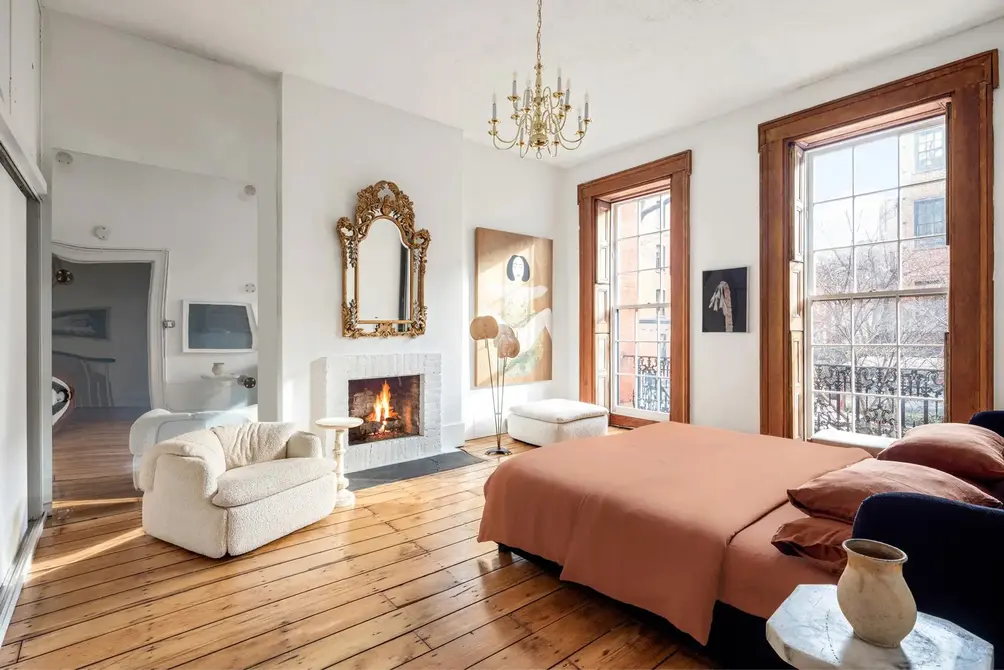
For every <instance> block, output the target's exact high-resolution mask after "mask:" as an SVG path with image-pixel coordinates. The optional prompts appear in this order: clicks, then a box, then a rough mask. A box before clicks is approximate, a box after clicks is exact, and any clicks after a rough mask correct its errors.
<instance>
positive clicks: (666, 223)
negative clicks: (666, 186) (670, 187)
mask: <svg viewBox="0 0 1004 670" xmlns="http://www.w3.org/2000/svg"><path fill="white" fill-rule="evenodd" d="M670 197H671V196H670V194H669V193H663V194H662V229H663V230H669V227H670V221H671V220H672V214H671V212H672V211H673V209H672V207H670Z"/></svg>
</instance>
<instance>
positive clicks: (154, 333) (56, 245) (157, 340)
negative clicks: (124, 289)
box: [49, 241, 170, 407]
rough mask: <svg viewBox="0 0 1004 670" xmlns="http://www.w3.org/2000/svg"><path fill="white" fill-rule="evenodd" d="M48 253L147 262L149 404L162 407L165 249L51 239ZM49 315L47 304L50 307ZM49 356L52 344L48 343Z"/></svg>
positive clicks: (70, 258) (68, 258)
mask: <svg viewBox="0 0 1004 670" xmlns="http://www.w3.org/2000/svg"><path fill="white" fill-rule="evenodd" d="M52 254H53V255H54V256H58V257H59V258H61V259H63V260H65V261H70V262H72V263H149V264H150V292H149V299H148V304H147V342H148V346H149V352H148V356H147V362H148V369H149V385H150V406H151V407H166V406H167V405H166V404H165V398H166V395H167V389H166V380H165V376H164V375H165V369H166V367H167V356H166V347H165V345H164V339H165V338H164V314H165V312H166V309H167V268H168V261H169V258H170V254H169V253H168V251H167V249H107V248H94V247H82V246H77V245H73V244H65V243H62V242H55V241H54V242H53V243H52ZM50 317H51V308H50ZM49 353H50V356H51V353H52V347H51V345H50V347H49Z"/></svg>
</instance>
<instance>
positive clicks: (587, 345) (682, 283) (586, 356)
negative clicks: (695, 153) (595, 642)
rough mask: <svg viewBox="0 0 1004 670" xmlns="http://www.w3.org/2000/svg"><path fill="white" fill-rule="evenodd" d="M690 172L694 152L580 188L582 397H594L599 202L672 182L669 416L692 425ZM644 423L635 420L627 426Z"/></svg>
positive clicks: (631, 195) (580, 389)
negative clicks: (597, 219) (595, 287)
mask: <svg viewBox="0 0 1004 670" xmlns="http://www.w3.org/2000/svg"><path fill="white" fill-rule="evenodd" d="M690 171H691V152H690V150H687V151H683V152H680V153H678V154H673V155H672V156H668V157H666V158H662V159H659V160H656V161H652V162H650V163H645V164H643V165H639V166H637V167H634V168H630V169H628V170H623V171H621V172H617V173H615V174H611V175H608V176H606V177H601V178H599V179H594V180H593V181H589V182H586V183H584V184H579V399H580V400H582V401H584V402H595V399H596V389H595V388H594V385H595V379H596V369H595V362H596V352H595V343H596V340H595V337H594V335H593V328H594V325H595V324H594V318H595V314H594V297H593V287H594V283H595V281H594V280H595V276H596V209H597V202H598V201H605V202H615V201H617V200H624V199H626V198H634V197H638V196H640V195H644V194H648V193H653V192H657V191H659V190H664V189H665V187H666V184H667V183H668V184H669V188H670V221H671V224H670V232H669V236H670V241H669V246H670V252H669V255H670V260H669V281H670V288H669V293H670V307H669V310H670V324H671V326H670V327H671V333H670V363H669V365H670V372H669V375H670V408H669V418H670V420H671V421H679V422H684V423H686V422H689V421H690ZM611 341H612V340H611ZM624 418H625V419H627V418H628V417H624ZM643 421H645V420H638V419H633V418H632V419H630V422H628V423H632V424H634V423H638V422H643ZM638 425H642V424H640V423H638Z"/></svg>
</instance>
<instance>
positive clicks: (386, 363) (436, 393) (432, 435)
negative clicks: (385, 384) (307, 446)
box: [310, 354, 443, 472]
mask: <svg viewBox="0 0 1004 670" xmlns="http://www.w3.org/2000/svg"><path fill="white" fill-rule="evenodd" d="M442 369H443V366H442V360H441V357H440V355H439V354H363V355H358V356H327V357H325V358H319V359H317V360H315V361H314V362H313V363H312V364H311V366H310V386H311V398H310V400H311V403H310V405H311V421H312V422H313V421H316V420H318V419H321V418H324V417H328V416H346V417H347V416H349V380H352V379H374V378H377V377H397V376H404V375H421V377H422V385H421V394H422V399H421V425H422V434H421V435H414V436H409V437H400V438H397V439H392V440H381V441H378V442H367V443H364V444H355V445H352V446H351V447H349V448H348V449H347V451H346V453H345V472H356V471H358V470H366V469H369V468H375V467H379V466H382V465H391V464H393V463H401V462H403V461H411V460H414V459H416V458H425V457H427V456H434V455H436V454H438V453H441V452H442V448H443V440H442V419H443V417H442V398H441V396H442V388H443V374H442Z"/></svg>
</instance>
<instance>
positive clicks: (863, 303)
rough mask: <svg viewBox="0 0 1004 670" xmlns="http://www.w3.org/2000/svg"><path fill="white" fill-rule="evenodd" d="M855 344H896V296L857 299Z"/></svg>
mask: <svg viewBox="0 0 1004 670" xmlns="http://www.w3.org/2000/svg"><path fill="white" fill-rule="evenodd" d="M852 310H853V312H854V344H858V345H860V344H896V298H872V299H868V300H855V301H854V304H853V306H852Z"/></svg>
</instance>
